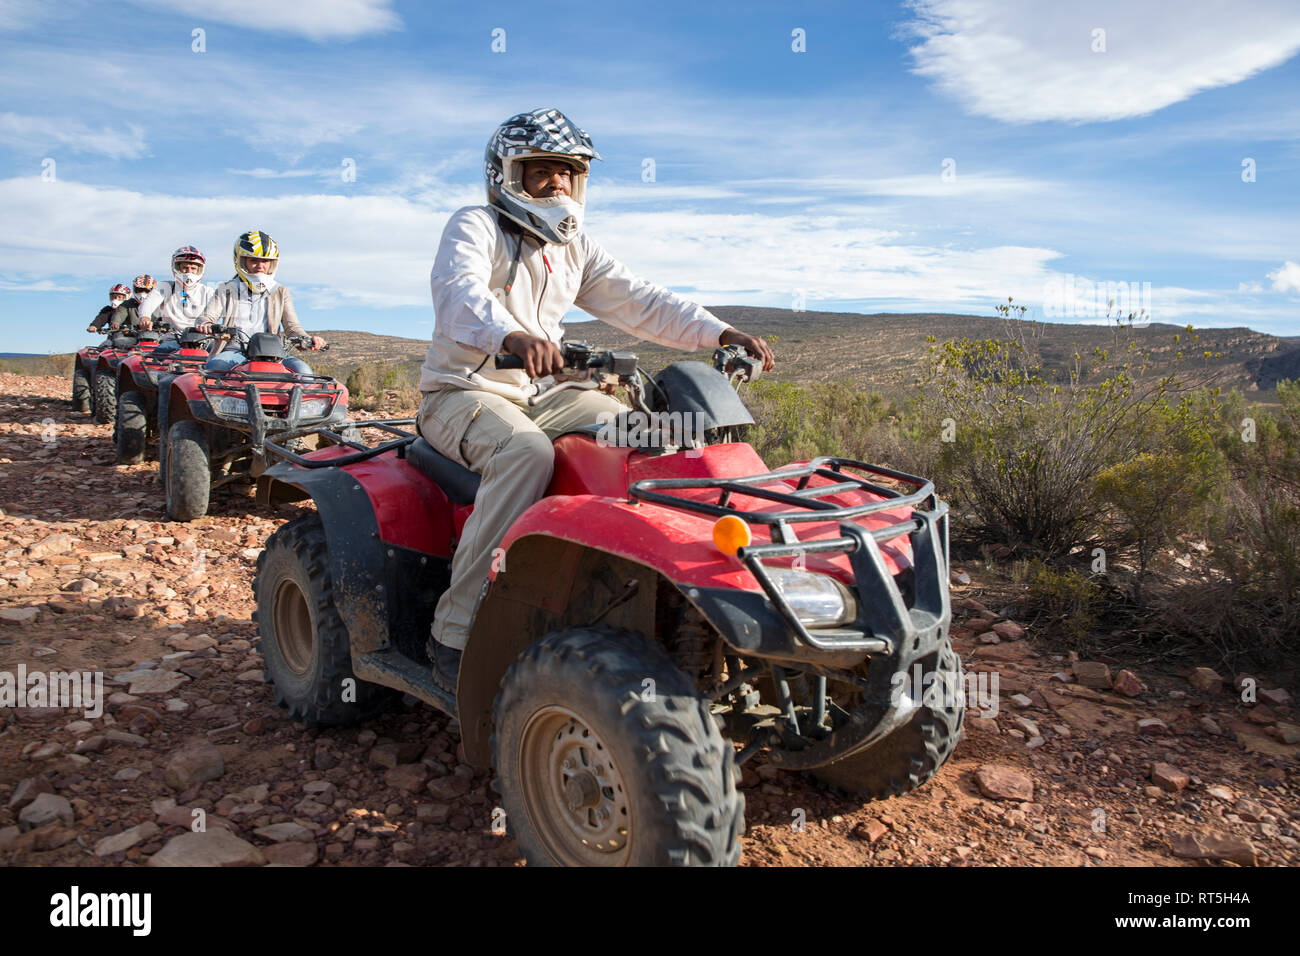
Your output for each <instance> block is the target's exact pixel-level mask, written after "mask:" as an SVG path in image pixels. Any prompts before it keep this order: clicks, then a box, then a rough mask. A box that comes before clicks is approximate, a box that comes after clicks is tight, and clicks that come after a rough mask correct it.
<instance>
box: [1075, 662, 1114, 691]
mask: <svg viewBox="0 0 1300 956" xmlns="http://www.w3.org/2000/svg"><path fill="white" fill-rule="evenodd" d="M1070 670H1071V671H1072V672H1073V673H1074V679H1075V680H1077V681H1078V682H1079V683H1080V684H1082V685H1083V686H1084V687H1096V688H1100V689H1101V690H1110V687H1111V680H1110V668H1109V667H1107V666H1106V665H1105V664H1103V663H1102V662H1101V661H1075V662H1074V663H1073V664H1071V665H1070Z"/></svg>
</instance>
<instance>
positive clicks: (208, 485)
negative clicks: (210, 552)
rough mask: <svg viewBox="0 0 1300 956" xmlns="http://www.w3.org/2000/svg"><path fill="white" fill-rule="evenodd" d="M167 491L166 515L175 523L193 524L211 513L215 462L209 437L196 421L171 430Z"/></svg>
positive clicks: (165, 487) (168, 449)
mask: <svg viewBox="0 0 1300 956" xmlns="http://www.w3.org/2000/svg"><path fill="white" fill-rule="evenodd" d="M164 490H165V492H166V495H167V514H168V516H169V517H170V518H171V519H172V520H173V521H193V520H194V519H195V518H202V517H203V516H204V515H205V514H207V513H208V500H209V497H210V496H211V494H212V462H211V460H210V459H209V457H208V434H207V432H206V431H204V430H203V426H202V425H200V424H199V423H198V422H196V421H191V420H188V419H187V420H185V421H180V422H176V423H175V424H174V425H172V426H171V428H170V429H169V432H168V437H167V475H166V481H165V483H164Z"/></svg>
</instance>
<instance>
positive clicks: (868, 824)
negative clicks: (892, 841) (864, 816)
mask: <svg viewBox="0 0 1300 956" xmlns="http://www.w3.org/2000/svg"><path fill="white" fill-rule="evenodd" d="M888 832H889V828H888V827H887V826H885V825H884V824H883V823H881V822H880V821H879V820H877V819H875V818H874V817H873V818H872V819H870V820H867V821H865V822H864V823H859V824H858V825H857V826H855V827H854V828H853V829H852V830H851V831H849V833H850V835H851V836H854V837H857V838H858V839H859V840H866V841H867V842H868V843H875V842H876V841H877V840H879V839H880V838H881V837H882V836H884V835H885V834H886V833H888Z"/></svg>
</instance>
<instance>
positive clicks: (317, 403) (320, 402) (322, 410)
mask: <svg viewBox="0 0 1300 956" xmlns="http://www.w3.org/2000/svg"><path fill="white" fill-rule="evenodd" d="M329 411H330V400H329V399H328V398H314V399H312V400H311V401H310V402H303V403H302V407H301V408H300V410H299V412H298V414H299V415H300V416H301V417H303V418H320V417H321V416H323V415H328V414H329Z"/></svg>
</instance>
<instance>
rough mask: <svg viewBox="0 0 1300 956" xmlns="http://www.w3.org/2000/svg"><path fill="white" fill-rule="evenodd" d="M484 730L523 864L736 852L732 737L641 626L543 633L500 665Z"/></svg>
mask: <svg viewBox="0 0 1300 956" xmlns="http://www.w3.org/2000/svg"><path fill="white" fill-rule="evenodd" d="M493 727H494V730H493V734H492V762H493V768H494V770H495V772H496V775H497V782H496V788H497V790H498V791H499V792H500V793H501V795H502V797H501V799H502V803H503V805H504V808H505V811H506V821H507V826H508V827H509V828H510V830H511V832H512V833H514V835H515V838H516V839H517V840H518V845H519V849H520V851H521V852H522V853H523V855H524V857H525V858H526V859H527V860H528V862H529V864H530V865H533V866H557V865H560V866H670V865H671V866H686V865H696V866H698V865H712V866H719V865H722V866H730V865H734V864H735V863H736V861H737V860H738V859H739V857H740V834H741V833H742V832H743V830H744V826H745V824H744V811H745V800H744V797H743V796H741V794H740V792H739V791H738V790H737V789H736V782H737V779H738V777H739V774H738V772H737V769H736V762H735V759H734V756H733V753H732V749H731V746H730V745H729V744H727V743H726V742H725V741H724V740H723V739H722V736H721V734H719V732H718V728H717V725H716V724H715V723H714V721H713V719H712V717H711V716H710V714H709V704H708V701H707V700H705V699H703V698H701V697H700V696H699V695H698V694H697V693H696V691H695V688H694V687H693V686H692V682H691V680H690V678H688V677H687V676H686V675H685V674H683V673H682V672H681V671H680V670H679V669H678V668H677V667H676V666H674V665H673V663H672V661H671V660H669V659H668V658H667V657H666V656H665V655H664V653H663V652H662V651H660V650H659V649H658V648H657V647H653V646H651V645H649V644H647V643H646V642H645V641H643V640H642V639H641V638H640V636H639V635H637V634H634V633H632V632H630V631H618V630H614V629H612V628H599V627H591V628H582V627H578V628H569V629H567V630H562V631H555V632H552V633H551V634H548V635H547V636H546V637H544V638H542V639H541V640H540V641H538V642H537V643H535V644H533V645H532V646H531V647H529V648H528V649H527V650H526V651H524V653H523V654H521V655H520V657H519V659H518V660H517V661H516V662H515V663H514V664H512V665H511V667H510V670H509V671H508V672H507V673H506V676H505V677H504V679H503V680H502V682H501V691H500V693H499V694H498V695H497V699H496V704H495V706H494V708H493Z"/></svg>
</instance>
